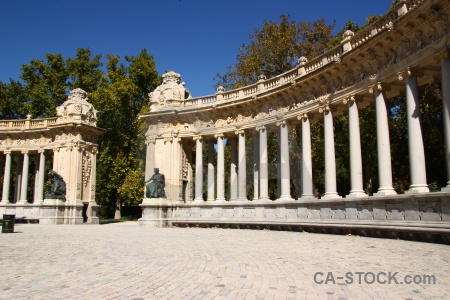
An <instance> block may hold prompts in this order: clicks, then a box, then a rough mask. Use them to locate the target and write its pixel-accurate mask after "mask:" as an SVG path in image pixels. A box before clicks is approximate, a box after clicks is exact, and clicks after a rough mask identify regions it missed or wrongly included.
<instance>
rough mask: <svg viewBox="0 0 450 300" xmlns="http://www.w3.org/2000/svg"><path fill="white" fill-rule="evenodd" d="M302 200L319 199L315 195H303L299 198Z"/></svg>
mask: <svg viewBox="0 0 450 300" xmlns="http://www.w3.org/2000/svg"><path fill="white" fill-rule="evenodd" d="M298 200H300V201H319V199H317V198H316V197H314V195H302V196H301V197H300V198H298Z"/></svg>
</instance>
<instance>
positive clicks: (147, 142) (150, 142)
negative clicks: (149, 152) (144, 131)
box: [145, 138, 156, 145]
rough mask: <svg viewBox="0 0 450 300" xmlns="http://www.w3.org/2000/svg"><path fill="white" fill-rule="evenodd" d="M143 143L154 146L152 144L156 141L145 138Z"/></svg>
mask: <svg viewBox="0 0 450 300" xmlns="http://www.w3.org/2000/svg"><path fill="white" fill-rule="evenodd" d="M145 143H146V144H147V145H148V144H154V143H156V139H155V138H147V139H146V140H145Z"/></svg>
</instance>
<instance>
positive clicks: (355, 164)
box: [344, 96, 367, 198]
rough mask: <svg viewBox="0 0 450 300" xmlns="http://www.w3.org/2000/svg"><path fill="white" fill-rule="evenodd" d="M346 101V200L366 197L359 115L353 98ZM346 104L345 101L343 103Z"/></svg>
mask: <svg viewBox="0 0 450 300" xmlns="http://www.w3.org/2000/svg"><path fill="white" fill-rule="evenodd" d="M349 100H350V101H348V130H349V135H350V181H351V190H350V194H349V195H347V198H351V197H365V196H367V195H366V193H365V192H364V190H363V175H362V158H361V136H360V132H359V113H358V105H357V104H356V98H355V96H352V97H350V99H349ZM345 102H347V100H345V101H344V104H345Z"/></svg>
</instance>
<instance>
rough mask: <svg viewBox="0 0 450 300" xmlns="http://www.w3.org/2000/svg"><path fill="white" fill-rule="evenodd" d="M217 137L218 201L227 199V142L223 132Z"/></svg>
mask: <svg viewBox="0 0 450 300" xmlns="http://www.w3.org/2000/svg"><path fill="white" fill-rule="evenodd" d="M214 137H215V138H217V198H216V201H225V144H224V141H223V134H222V133H218V134H216V135H215V136H214Z"/></svg>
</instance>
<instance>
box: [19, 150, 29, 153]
mask: <svg viewBox="0 0 450 300" xmlns="http://www.w3.org/2000/svg"><path fill="white" fill-rule="evenodd" d="M20 152H21V153H22V154H28V153H29V152H30V151H28V150H22V151H20Z"/></svg>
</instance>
